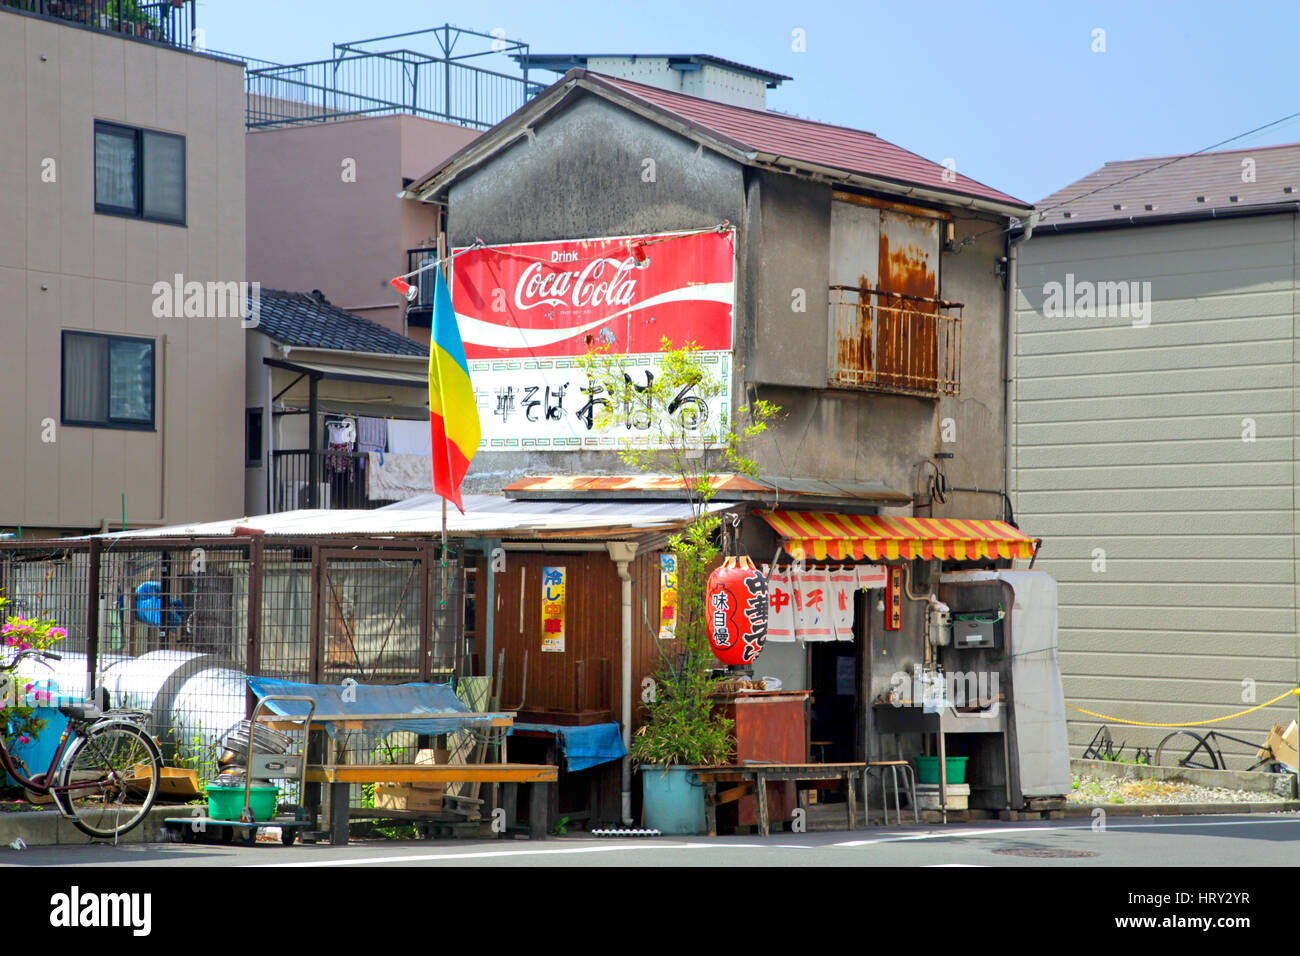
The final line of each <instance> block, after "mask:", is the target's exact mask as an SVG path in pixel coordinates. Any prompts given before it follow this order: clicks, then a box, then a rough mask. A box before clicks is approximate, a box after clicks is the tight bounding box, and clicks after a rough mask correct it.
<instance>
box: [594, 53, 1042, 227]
mask: <svg viewBox="0 0 1300 956" xmlns="http://www.w3.org/2000/svg"><path fill="white" fill-rule="evenodd" d="M586 76H587V78H589V79H591V80H594V81H596V82H599V83H605V84H609V85H611V86H615V87H618V88H619V89H621V90H623V91H624V92H625V93H628V94H630V95H632V96H635V97H637V98H638V99H641V100H644V101H646V102H648V103H652V104H654V105H655V106H657V107H659V108H660V109H662V110H665V111H667V112H669V113H673V114H676V115H677V116H679V117H681V118H683V119H685V120H687V121H689V122H692V123H695V124H698V125H700V126H703V127H705V128H707V129H710V130H714V131H716V132H718V133H721V134H722V135H724V136H726V137H728V138H730V139H733V140H735V141H737V142H739V143H743V144H745V145H746V146H748V147H749V148H750V149H751V150H753V151H755V152H760V153H770V154H773V155H776V156H780V157H783V158H789V159H795V160H801V161H803V162H806V163H813V164H816V165H818V166H827V167H830V168H831V169H840V170H844V171H845V172H851V173H862V174H863V175H867V176H879V177H881V178H884V179H891V180H895V181H897V182H899V183H904V184H915V185H918V186H924V187H926V188H927V189H934V190H939V191H942V192H949V193H956V194H960V195H966V196H975V197H978V198H980V199H987V200H990V201H992V202H1000V203H1007V204H1009V205H1014V206H1023V207H1024V208H1026V209H1028V208H1030V205H1029V203H1027V202H1023V201H1022V200H1019V199H1016V198H1015V197H1014V196H1009V195H1007V194H1006V193H1004V192H999V191H998V190H996V189H993V188H992V187H990V186H985V185H984V184H983V183H980V182H976V181H975V180H973V179H971V178H969V177H968V176H963V175H961V174H960V173H955V174H954V173H953V172H952V171H950V170H949V169H947V168H946V167H944V166H941V165H940V164H939V163H935V162H931V161H930V160H928V159H926V158H925V157H923V156H918V155H917V154H916V153H913V152H910V151H908V150H906V149H903V148H902V147H901V146H895V145H894V144H893V143H891V142H889V141H888V140H884V139H881V138H880V137H879V136H876V135H875V134H874V133H868V132H865V131H863V130H858V129H850V128H849V127H846V126H834V125H832V124H830V123H818V122H814V121H813V120H806V119H799V118H798V117H795V116H787V115H786V114H784V113H776V112H773V111H771V110H757V109H747V108H745V107H743V106H730V105H728V104H726V103H719V102H716V101H714V100H707V99H702V98H700V97H697V96H688V95H686V94H685V93H676V92H673V91H671V90H661V89H659V88H657V87H653V86H646V85H645V84H643V83H635V82H633V81H631V80H625V79H620V78H617V77H612V76H602V75H600V74H597V73H590V72H588V73H586ZM945 174H947V176H948V177H949V178H952V177H954V176H955V179H953V181H951V182H949V181H948V180H947V179H945V178H944V177H945Z"/></svg>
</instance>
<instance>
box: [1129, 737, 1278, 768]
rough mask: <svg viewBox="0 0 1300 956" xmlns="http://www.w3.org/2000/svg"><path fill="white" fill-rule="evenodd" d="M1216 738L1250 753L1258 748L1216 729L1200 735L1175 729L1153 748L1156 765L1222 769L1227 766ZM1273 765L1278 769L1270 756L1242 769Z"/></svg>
mask: <svg viewBox="0 0 1300 956" xmlns="http://www.w3.org/2000/svg"><path fill="white" fill-rule="evenodd" d="M1188 738H1190V739H1188ZM1220 739H1223V740H1230V741H1232V742H1233V743H1236V744H1241V745H1243V746H1246V747H1249V748H1251V749H1253V750H1259V749H1260V748H1259V745H1258V744H1256V743H1254V742H1252V741H1249V740H1242V739H1241V738H1240V737H1234V736H1232V734H1225V733H1223V732H1222V731H1218V730H1210V731H1207V732H1205V733H1203V734H1202V733H1197V732H1195V731H1192V730H1175V731H1174V732H1173V733H1171V734H1169V735H1168V736H1167V737H1165V739H1164V740H1162V741H1160V746H1158V747H1157V748H1156V759H1155V763H1156V766H1158V767H1190V768H1192V769H1194V770H1226V769H1228V767H1227V762H1226V760H1225V759H1224V756H1223V751H1222V749H1220V747H1219V740H1220ZM1274 764H1277V765H1278V766H1279V767H1280V766H1282V764H1281V763H1280V762H1279V761H1278V760H1277V759H1276V758H1275V757H1273V755H1272V754H1271V753H1270V754H1269V755H1268V756H1267V757H1264V758H1262V759H1260V760H1257V761H1255V763H1253V764H1251V765H1250V766H1249V767H1247V768H1246V769H1247V770H1258V769H1259V768H1261V767H1264V768H1266V769H1269V770H1272V769H1276V768H1275V767H1274V766H1273V765H1274Z"/></svg>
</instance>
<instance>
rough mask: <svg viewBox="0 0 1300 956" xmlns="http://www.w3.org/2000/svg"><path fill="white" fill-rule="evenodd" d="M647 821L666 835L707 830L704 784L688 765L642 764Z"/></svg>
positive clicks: (696, 832)
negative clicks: (655, 765)
mask: <svg viewBox="0 0 1300 956" xmlns="http://www.w3.org/2000/svg"><path fill="white" fill-rule="evenodd" d="M641 797H642V800H643V803H644V807H645V825H646V826H647V827H648V828H650V829H653V830H658V831H659V832H660V833H663V834H664V835H666V836H667V835H672V836H686V835H689V834H699V833H704V832H705V827H706V825H707V824H706V823H705V819H704V785H703V784H701V783H700V782H699V781H698V780H696V779H694V777H693V775H692V774H691V772H690V768H688V767H642V768H641Z"/></svg>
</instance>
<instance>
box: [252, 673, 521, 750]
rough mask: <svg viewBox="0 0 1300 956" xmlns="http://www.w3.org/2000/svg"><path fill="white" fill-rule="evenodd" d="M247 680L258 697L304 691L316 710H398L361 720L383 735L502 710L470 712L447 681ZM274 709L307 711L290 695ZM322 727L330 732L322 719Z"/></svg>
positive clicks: (455, 723)
mask: <svg viewBox="0 0 1300 956" xmlns="http://www.w3.org/2000/svg"><path fill="white" fill-rule="evenodd" d="M248 686H249V687H251V688H252V690H253V693H254V694H256V695H257V696H258V697H259V698H261V697H266V696H267V695H270V694H287V695H290V696H297V697H310V698H311V699H312V700H314V701H315V702H316V713H318V714H402V715H407V714H409V715H410V716H409V717H406V716H403V717H401V718H398V719H394V720H376V721H366V732H367V733H369V734H372V735H376V736H381V737H382V736H383V735H385V734H389V733H392V732H393V731H395V730H406V731H409V732H411V733H415V734H454V733H458V732H459V731H462V730H467V729H471V728H474V729H484V730H486V729H487V727H488V726H489V725H490V724H491V721H492V719H493V718H494V717H505V716H507V715H506V714H472V715H471V714H470V710H469V708H468V707H466V706H465V702H464V701H463V700H461V699H460V698H459V697H457V696H456V692H455V691H454V690H452V689H451V685H450V684H355V685H353V684H299V683H296V682H294V681H287V680H277V679H276V678H273V677H250V678H248ZM267 706H268V708H269V709H271V710H273V711H274V712H275V713H277V714H282V715H286V716H293V715H299V714H303V715H305V714H306V713H307V705H306V704H300V703H297V702H294V701H285V702H276V701H272V702H271V703H270V704H268V705H267ZM449 713H458V714H465V715H466V716H464V717H448V718H442V719H439V720H420V719H418V717H417V716H416V715H418V714H449ZM326 731H327V732H328V733H329V734H330V736H333V735H334V728H333V727H332V726H331V725H330V724H329V723H328V722H327V723H326Z"/></svg>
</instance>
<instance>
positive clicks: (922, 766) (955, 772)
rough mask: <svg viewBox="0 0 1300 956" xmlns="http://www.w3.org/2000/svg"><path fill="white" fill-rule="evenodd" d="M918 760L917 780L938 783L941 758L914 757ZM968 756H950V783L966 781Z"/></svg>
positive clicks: (918, 781)
mask: <svg viewBox="0 0 1300 956" xmlns="http://www.w3.org/2000/svg"><path fill="white" fill-rule="evenodd" d="M912 759H914V760H915V761H916V782H917V783H938V782H939V758H938V757H914V758H912ZM968 759H970V758H968V757H949V758H948V783H965V782H966V761H967V760H968Z"/></svg>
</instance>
